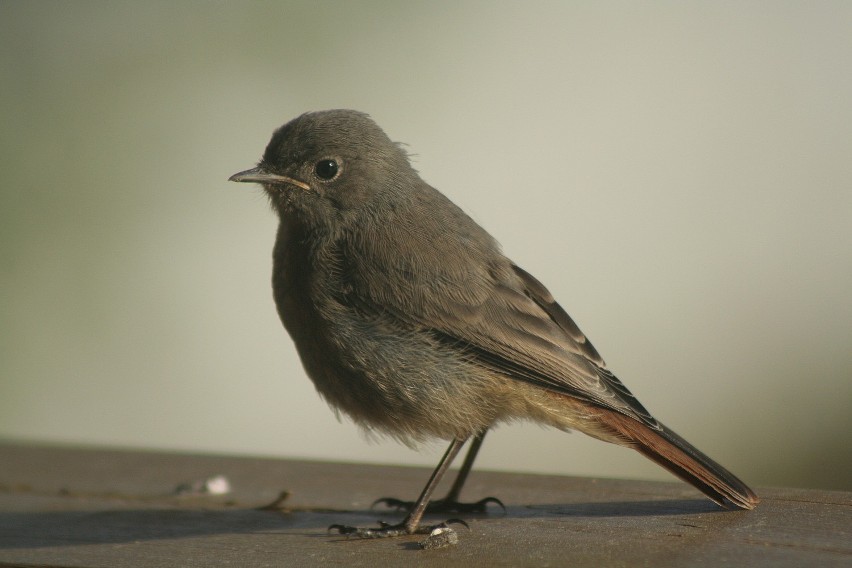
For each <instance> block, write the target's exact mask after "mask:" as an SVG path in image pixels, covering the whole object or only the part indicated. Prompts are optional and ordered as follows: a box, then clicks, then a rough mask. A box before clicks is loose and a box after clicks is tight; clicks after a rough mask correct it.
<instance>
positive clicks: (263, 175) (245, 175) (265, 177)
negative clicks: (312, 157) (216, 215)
mask: <svg viewBox="0 0 852 568" xmlns="http://www.w3.org/2000/svg"><path fill="white" fill-rule="evenodd" d="M228 181H240V182H245V183H266V184H276V185H281V184H289V185H295V186H296V187H301V188H302V189H304V190H305V191H310V190H311V186H309V185H308V184H306V183H305V182H303V181H299V180H297V179H293V178H291V177H287V176H280V175H278V174H273V173H272V172H268V171H266V170H265V169H263V168H262V167H260V166H258V167H256V168H252V169H250V170H246V171H244V172H240V173H238V174H234V175H232V176H231V177H229V178H228Z"/></svg>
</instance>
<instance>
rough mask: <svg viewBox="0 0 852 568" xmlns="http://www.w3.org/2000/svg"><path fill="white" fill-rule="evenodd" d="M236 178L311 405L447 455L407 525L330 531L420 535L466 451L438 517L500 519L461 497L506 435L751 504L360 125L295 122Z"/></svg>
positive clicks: (533, 284)
mask: <svg viewBox="0 0 852 568" xmlns="http://www.w3.org/2000/svg"><path fill="white" fill-rule="evenodd" d="M230 179H231V181H238V182H257V183H260V184H262V186H263V188H264V190H265V191H266V194H267V195H268V196H269V199H270V201H271V204H272V207H273V209H275V211H276V212H277V213H278V216H279V218H280V225H279V228H278V236H277V239H276V242H275V249H274V252H273V274H272V287H273V294H274V297H275V302H276V305H277V307H278V313H279V315H280V316H281V321H282V322H283V323H284V327H285V328H286V329H287V331H288V332H289V334H290V336H291V337H292V338H293V341H294V343H295V344H296V349H297V350H298V352H299V356H300V357H301V360H302V363H303V365H304V367H305V370H306V371H307V374H308V376H310V378H311V379H312V380H313V382H314V385H315V386H316V388H317V390H318V391H319V393H320V395H322V397H323V398H324V399H325V400H326V401H327V402H328V403H329V404H330V405H331V406H332V407H333V408H334V409H336V410H341V411H343V412H344V413H346V414H347V415H349V416H350V417H351V418H352V419H353V420H354V421H355V422H356V423H357V424H359V425H360V426H362V427H364V428H366V429H368V430H376V431H379V432H381V433H384V434H388V435H390V436H393V437H395V438H397V439H399V440H401V441H403V442H405V443H408V444H413V443H416V442H419V441H422V440H425V439H428V438H441V439H444V440H449V441H450V446H449V448H448V449H447V452H446V454H445V455H444V457H443V458H442V460H441V462H440V463H439V464H438V467H437V468H436V470H435V472H434V473H433V474H432V477H431V478H430V480H429V482H428V484H427V485H426V487H425V488H424V490H423V492H422V494H421V495H420V497H419V499H418V500H417V501H416V502H415V503H413V504H410V510H409V514H408V516H407V517H406V518H405V520H403V521H402V522H401V523H400V524H398V525H388V524H382V526H380V527H377V528H356V527H348V526H344V525H333V526H332V528H334V529H336V530H338V531H339V532H341V533H343V534H351V535H357V536H361V537H383V536H397V535H403V534H412V533H415V532H426V531H428V530H429V529H431V528H432V527H421V526H420V521H421V518H422V516H423V514H424V512H425V511H426V509H427V506H428V505H429V501H430V498H431V495H432V492H433V490H434V488H435V486H436V485H437V484H438V482H439V481H440V479H441V477H442V475H443V474H444V473H445V471H446V470H447V468H448V467H449V465H450V463H451V462H452V460H453V458H454V457H455V456H456V454H457V453H458V452H459V450H460V449H461V447H462V446H463V445H464V443H465V442H466V441H467V440H469V439H471V438H472V439H473V442H472V443H471V448H470V450H469V453H468V456H467V458H466V459H465V462H464V464H463V466H462V468H461V471H460V472H459V475H458V477H457V479H456V482H455V484H454V485H453V488H452V489H451V491H450V494H449V495H448V496H447V498H445V499H444V500H441V501H440V502H438V505H439V507H437V508H439V509H440V508H443V509H444V510H456V511H459V510H461V511H468V510H475V509H476V507H479V508H480V509H484V506H485V504H486V503H487V502H490V501H494V502H498V503H499V501H497V500H496V499H493V498H488V499H483V500H482V501H480V502H479V503H475V504H473V505H472V506H468V507H465V506H463V505H461V504H459V503H458V502H457V498H458V494H459V492H460V491H461V487H462V485H463V484H464V481H465V479H466V477H467V474H468V472H469V471H470V468H471V466H472V465H473V461H474V458H475V457H476V452H477V451H478V449H479V446H480V445H481V443H482V439H483V436H484V435H485V432H486V431H487V430H488V429H489V428H490V427H491V426H492V425H494V424H497V423H499V422H507V421H512V420H517V419H527V420H534V421H536V422H539V423H542V424H547V425H550V426H554V427H556V428H559V429H562V430H579V431H581V432H584V433H586V434H588V435H590V436H593V437H595V438H598V439H600V440H604V441H606V442H611V443H614V444H618V445H621V446H626V447H629V448H633V449H635V450H637V451H639V452H640V453H641V454H643V455H644V456H645V457H647V458H650V459H651V460H653V461H654V462H656V463H657V464H659V465H661V466H662V467H664V468H666V469H667V470H669V471H670V472H672V473H673V474H675V475H676V476H678V477H680V478H681V479H683V480H685V481H687V482H688V483H691V484H692V485H694V486H695V487H696V488H697V489H699V490H700V491H702V492H703V493H704V494H705V495H707V496H708V497H709V498H710V499H712V500H713V501H715V502H716V503H718V504H719V505H721V506H724V507H730V508H734V507H737V508H742V509H751V508H753V507H754V506H755V505H756V504H757V502H758V498H757V496H756V495H755V494H754V492H753V491H752V490H751V489H749V488H748V487H747V486H746V485H745V484H744V483H743V482H742V481H740V480H739V479H737V477H735V476H734V475H733V474H731V473H730V472H729V471H727V470H726V469H725V468H723V467H722V466H721V465H719V464H717V463H716V462H714V461H713V460H711V459H710V458H708V457H707V456H705V455H704V454H703V453H701V452H700V451H698V450H697V449H696V448H695V447H693V446H692V445H690V444H689V443H688V442H687V441H686V440H684V439H683V438H681V437H680V436H678V435H677V434H675V433H674V432H672V431H671V430H669V429H668V428H667V427H666V426H664V425H663V424H661V423H660V422H659V421H658V420H656V419H655V418H654V417H653V416H651V414H650V413H649V412H648V411H647V410H645V407H643V406H642V405H641V404H640V403H639V401H638V400H637V399H636V398H635V397H634V396H633V395H632V394H631V393H630V391H629V390H627V388H626V387H625V386H624V385H623V384H622V383H621V381H620V380H618V378H616V376H615V375H613V374H612V373H611V372H610V371H609V370H608V369H607V368H606V365H605V363H604V360H603V359H602V358H601V356H600V355H599V354H598V352H597V351H596V350H595V348H594V347H592V344H591V343H590V342H589V340H588V339H586V336H585V335H583V333H582V332H581V331H580V329H579V328H578V327H577V325H576V324H575V323H574V321H573V320H572V319H571V318H570V317H569V316H568V314H567V313H566V312H565V311H564V310H563V309H562V308H561V307H560V306H559V304H557V303H556V301H555V300H554V299H553V296H552V295H551V294H550V292H548V290H547V288H545V287H544V285H542V284H541V283H540V282H539V281H538V280H536V279H535V278H534V277H533V276H532V275H530V274H529V273H527V272H526V271H524V270H523V269H522V268H520V267H518V266H517V265H515V264H514V263H513V262H512V261H511V260H509V259H508V258H506V257H505V256H503V254H502V253H501V251H500V247H499V245H498V244H497V242H496V241H495V240H494V238H492V237H491V235H489V234H488V233H487V232H486V231H485V230H484V229H482V228H481V227H480V226H479V225H477V224H476V223H475V222H474V221H473V220H472V219H471V218H470V217H468V216H467V215H466V214H465V213H464V212H463V211H462V210H461V209H459V208H458V207H457V206H456V205H454V204H453V203H452V202H451V201H450V200H449V199H447V198H446V197H445V196H444V195H443V194H441V193H440V192H438V191H437V190H435V189H434V188H432V187H431V186H429V185H428V184H427V183H426V182H424V181H423V180H422V179H420V176H419V175H418V173H417V171H415V170H414V169H413V168H412V167H411V164H410V163H409V159H408V155H407V154H406V152H405V151H404V150H403V149H402V148H401V147H400V146H399V145H397V144H395V143H393V142H392V141H391V140H390V139H389V138H388V137H387V135H386V134H385V133H384V132H383V131H382V129H381V128H379V126H378V125H376V123H375V122H373V121H372V120H371V119H370V118H369V117H368V116H367V115H366V114H363V113H360V112H356V111H352V110H329V111H322V112H313V113H307V114H303V115H301V116H299V117H298V118H296V119H294V120H292V121H290V122H288V123H287V124H285V125H284V126H282V127H281V128H279V129H278V130H277V131H275V133H274V134H273V136H272V140H271V141H270V142H269V145H268V146H267V147H266V151H265V152H264V154H263V159H262V160H261V161H260V163H259V165H258V166H257V167H256V168H253V169H250V170H247V171H244V172H240V173H238V174H235V175H233V176H231V178H230ZM383 501H385V502H386V503H388V504H394V505H404V503H402V502H400V501H397V500H391V499H385V500H383ZM430 510H431V509H430Z"/></svg>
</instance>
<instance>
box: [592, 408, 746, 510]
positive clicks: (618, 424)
mask: <svg viewBox="0 0 852 568" xmlns="http://www.w3.org/2000/svg"><path fill="white" fill-rule="evenodd" d="M608 418H609V420H607V422H608V423H609V424H610V425H611V426H614V427H615V429H616V430H617V431H618V432H619V434H620V435H621V436H623V437H624V438H627V439H628V440H629V445H630V446H631V447H633V449H635V450H637V451H638V452H639V453H641V454H642V455H644V456H645V457H647V458H648V459H650V460H653V461H654V462H656V463H657V464H659V465H661V466H662V467H664V468H666V469H667V470H669V471H670V472H672V473H673V474H675V475H676V476H678V477H679V478H681V479H682V480H684V481H686V482H687V483H689V484H691V485H693V486H694V487H695V488H696V489H698V490H699V491H701V492H702V493H704V494H705V495H707V496H708V497H709V498H710V499H712V500H713V501H715V502H716V503H718V504H719V505H720V506H722V507H725V508H728V509H731V508H740V509H753V508H754V507H755V505H757V503H758V501H759V499H758V497H757V495H755V493H754V491H752V490H751V489H750V488H749V487H748V486H747V485H746V484H745V483H743V482H742V481H740V479H739V478H737V476H735V475H734V474H733V473H731V472H730V471H728V470H727V469H725V468H724V467H722V466H721V465H719V464H718V463H716V462H715V461H713V460H712V459H710V458H709V457H707V456H706V455H704V454H703V453H701V452H700V451H699V450H698V449H697V448H695V447H694V446H693V445H692V444H690V443H689V442H687V441H686V440H684V439H683V438H681V437H680V436H678V435H677V434H675V433H674V432H672V431H671V430H669V429H668V428H666V427H665V426H664V425H662V424H660V429H659V430H657V429H654V428H650V427H648V426H647V425H645V424H642V423H641V422H639V421H637V420H635V419H633V418H630V417H628V416H625V415H623V414H619V413H615V412H613V413H612V415H611V416H609V417H608Z"/></svg>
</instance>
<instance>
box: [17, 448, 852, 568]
mask: <svg viewBox="0 0 852 568" xmlns="http://www.w3.org/2000/svg"><path fill="white" fill-rule="evenodd" d="M428 473H429V472H428V471H427V470H424V469H420V468H406V467H381V466H369V465H354V464H335V463H320V462H308V461H292V460H271V459H247V458H230V457H210V456H189V455H182V454H173V453H162V452H140V451H113V450H101V449H71V448H62V447H47V446H34V445H16V444H8V443H7V444H0V565H2V566H63V567H71V566H87V567H99V566H104V567H121V566H139V567H149V566H150V567H160V566H169V567H172V566H186V567H193V566H205V567H208V566H224V565H228V566H320V565H322V566H326V565H343V566H377V565H378V566H401V565H405V566H410V565H417V566H452V565H457V566H570V567H573V568H576V567H582V566H596V567H606V566H631V567H633V566H654V567H666V566H772V567H779V566H820V567H826V566H852V493H846V492H827V491H810V490H797V489H771V488H765V489H762V490H760V489H758V493H759V494H760V496H761V497H762V502H761V504H760V505H759V506H758V508H757V509H755V510H754V511H750V512H739V511H738V512H730V511H721V510H719V509H718V508H717V507H716V506H715V505H713V504H712V503H710V502H709V501H707V500H706V499H704V498H703V496H701V495H700V494H698V493H697V492H695V491H694V490H693V489H692V488H690V487H689V486H687V485H685V484H682V483H677V482H673V483H657V482H639V481H615V480H599V479H581V478H574V477H557V476H537V475H516V474H504V473H494V472H476V471H474V473H473V474H471V477H470V479H469V481H468V484H467V487H466V488H465V492H464V495H463V497H466V498H467V499H471V500H478V499H480V498H481V497H485V496H490V495H494V496H498V497H499V498H500V499H502V500H503V502H504V503H505V504H506V506H507V509H506V511H505V514H504V513H503V512H502V511H501V510H500V509H499V507H494V508H492V510H491V513H490V514H487V515H469V516H466V517H465V518H466V520H467V521H468V523H469V524H470V530H466V529H464V528H463V527H457V530H458V535H459V540H460V542H459V544H458V545H455V546H451V547H448V548H442V549H437V550H420V548H419V546H418V545H417V543H418V542H419V541H420V540H422V539H423V536H416V537H407V538H402V539H382V540H369V541H362V540H347V539H346V538H343V537H341V536H338V535H330V534H328V533H327V531H326V528H327V527H328V526H329V525H330V524H332V523H345V524H350V525H359V526H367V525H370V526H372V525H374V524H375V522H376V521H377V520H379V519H381V520H385V521H387V522H396V521H398V520H399V519H401V515H400V514H398V513H393V512H387V511H379V510H372V511H371V510H370V504H371V503H372V502H373V501H374V500H375V499H376V498H377V497H380V496H388V495H390V496H398V497H402V498H408V499H413V498H414V497H415V496H416V495H417V494H418V492H419V491H420V489H421V487H422V485H423V483H424V482H425V479H426V477H427V476H428ZM214 474H224V475H225V476H227V478H228V479H229V480H230V482H231V484H232V488H233V491H232V493H230V494H229V495H224V496H215V497H214V496H192V497H188V496H176V495H174V494H173V490H174V488H175V487H176V486H177V485H178V484H179V483H181V482H185V481H193V480H197V479H203V478H206V477H209V476H211V475H214ZM281 491H288V492H289V493H290V497H289V498H288V499H287V501H286V502H285V503H284V508H283V509H282V510H279V511H261V510H257V507H258V506H260V505H263V504H266V503H269V502H271V501H273V500H274V499H275V498H276V496H277V495H278V494H279V493H280V492H281Z"/></svg>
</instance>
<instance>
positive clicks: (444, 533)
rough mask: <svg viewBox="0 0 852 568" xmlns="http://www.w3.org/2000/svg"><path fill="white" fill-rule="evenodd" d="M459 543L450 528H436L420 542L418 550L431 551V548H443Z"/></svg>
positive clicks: (456, 535)
mask: <svg viewBox="0 0 852 568" xmlns="http://www.w3.org/2000/svg"><path fill="white" fill-rule="evenodd" d="M458 543H459V535H458V533H457V532H456V531H454V530H453V529H451V528H450V527H437V528H436V529H434V530H433V531H432V532H431V533H429V536H427V537H426V538H425V539H423V540H422V541H420V548H422V549H424V550H431V549H433V548H445V547H447V546H452V545H455V544H458Z"/></svg>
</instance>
